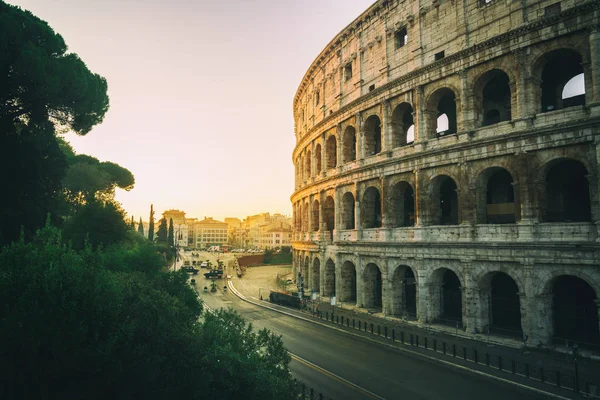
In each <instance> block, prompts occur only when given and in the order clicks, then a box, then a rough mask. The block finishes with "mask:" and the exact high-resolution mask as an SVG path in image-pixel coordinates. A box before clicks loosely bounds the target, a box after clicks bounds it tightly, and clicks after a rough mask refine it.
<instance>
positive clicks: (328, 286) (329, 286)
mask: <svg viewBox="0 0 600 400" xmlns="http://www.w3.org/2000/svg"><path fill="white" fill-rule="evenodd" d="M324 274H325V275H324V277H323V296H328V297H331V296H335V263H334V262H333V260H332V259H331V258H328V259H327V262H326V263H325V271H324Z"/></svg>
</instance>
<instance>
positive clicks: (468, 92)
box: [456, 69, 477, 132]
mask: <svg viewBox="0 0 600 400" xmlns="http://www.w3.org/2000/svg"><path fill="white" fill-rule="evenodd" d="M458 74H459V76H460V109H457V110H456V117H457V121H456V125H457V127H456V129H457V131H458V132H460V131H470V130H472V129H473V128H475V125H476V116H477V113H476V112H475V104H474V101H473V100H474V96H473V90H472V88H471V85H470V84H469V81H468V75H469V74H468V73H467V70H464V69H463V70H462V71H460V72H459V73H458ZM459 115H460V116H461V118H460V120H458V116H459Z"/></svg>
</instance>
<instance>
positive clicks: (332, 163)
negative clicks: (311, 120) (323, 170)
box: [325, 135, 337, 169]
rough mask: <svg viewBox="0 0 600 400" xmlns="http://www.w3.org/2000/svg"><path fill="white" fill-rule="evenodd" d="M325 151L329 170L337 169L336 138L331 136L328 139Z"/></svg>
mask: <svg viewBox="0 0 600 400" xmlns="http://www.w3.org/2000/svg"><path fill="white" fill-rule="evenodd" d="M325 149H326V152H325V156H326V157H327V169H332V168H335V167H336V166H337V141H336V139H335V136H333V135H331V136H329V137H328V138H327V142H326V147H325Z"/></svg>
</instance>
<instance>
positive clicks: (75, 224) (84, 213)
mask: <svg viewBox="0 0 600 400" xmlns="http://www.w3.org/2000/svg"><path fill="white" fill-rule="evenodd" d="M128 230H129V226H128V225H127V223H126V222H125V215H124V212H123V210H121V208H120V207H119V205H118V204H117V203H115V202H110V201H109V202H102V201H92V202H90V203H87V204H85V205H84V206H83V207H82V208H81V209H80V210H79V212H77V214H75V215H74V216H73V217H72V218H69V219H68V220H67V221H66V222H65V225H64V228H63V235H64V237H65V239H67V240H69V241H71V243H72V244H73V247H74V248H75V249H78V250H81V249H83V248H84V247H85V244H86V242H87V243H89V244H90V245H91V246H92V248H94V249H95V248H97V247H98V246H100V245H102V246H103V247H106V246H110V245H112V244H115V243H120V242H122V241H123V240H125V238H126V237H127V231H128Z"/></svg>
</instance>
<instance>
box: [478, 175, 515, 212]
mask: <svg viewBox="0 0 600 400" xmlns="http://www.w3.org/2000/svg"><path fill="white" fill-rule="evenodd" d="M477 196H478V202H480V203H481V204H480V205H478V218H477V222H478V223H482V224H513V223H515V222H516V221H517V219H518V215H519V210H518V209H517V203H516V202H515V191H514V188H513V178H512V176H511V174H510V173H509V172H508V171H507V170H505V169H504V168H498V167H494V168H489V169H487V170H486V171H484V173H483V174H482V175H481V178H480V181H479V183H478V194H477Z"/></svg>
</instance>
